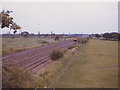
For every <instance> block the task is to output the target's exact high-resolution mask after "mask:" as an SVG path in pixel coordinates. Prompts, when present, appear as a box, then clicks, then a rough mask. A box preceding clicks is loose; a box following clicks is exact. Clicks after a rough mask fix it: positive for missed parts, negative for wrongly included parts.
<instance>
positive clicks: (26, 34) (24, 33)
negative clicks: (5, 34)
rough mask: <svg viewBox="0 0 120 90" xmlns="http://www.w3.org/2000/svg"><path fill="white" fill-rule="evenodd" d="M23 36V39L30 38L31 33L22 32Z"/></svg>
mask: <svg viewBox="0 0 120 90" xmlns="http://www.w3.org/2000/svg"><path fill="white" fill-rule="evenodd" d="M21 35H22V36H23V37H25V38H27V37H28V35H29V32H27V31H24V32H22V33H21Z"/></svg>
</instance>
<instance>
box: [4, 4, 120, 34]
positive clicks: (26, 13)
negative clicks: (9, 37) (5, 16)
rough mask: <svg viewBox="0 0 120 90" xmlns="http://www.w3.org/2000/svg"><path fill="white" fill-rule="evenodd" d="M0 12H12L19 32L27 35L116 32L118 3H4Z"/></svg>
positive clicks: (6, 31)
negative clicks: (39, 33) (26, 32)
mask: <svg viewBox="0 0 120 90" xmlns="http://www.w3.org/2000/svg"><path fill="white" fill-rule="evenodd" d="M2 9H3V10H12V11H13V14H11V16H13V17H14V21H15V22H16V23H17V24H18V25H20V26H21V27H22V29H21V30H22V31H28V32H30V33H38V32H41V33H50V32H51V31H52V32H54V33H103V32H113V31H116V32H117V31H118V3H117V2H16V3H15V2H4V3H2ZM8 31H9V29H7V30H2V32H3V33H8Z"/></svg>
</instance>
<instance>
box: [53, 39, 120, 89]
mask: <svg viewBox="0 0 120 90" xmlns="http://www.w3.org/2000/svg"><path fill="white" fill-rule="evenodd" d="M52 87H55V88H60V87H61V88H118V42H117V41H107V40H94V39H93V40H90V41H89V42H88V43H87V44H86V45H85V46H84V47H83V48H82V49H81V50H80V52H79V54H77V55H76V57H74V61H73V62H72V64H71V65H70V66H69V68H68V69H67V71H66V72H65V73H64V74H63V76H62V77H61V78H60V79H59V80H58V81H57V83H56V84H55V85H54V86H52Z"/></svg>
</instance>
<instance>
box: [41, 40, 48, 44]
mask: <svg viewBox="0 0 120 90" xmlns="http://www.w3.org/2000/svg"><path fill="white" fill-rule="evenodd" d="M41 43H43V44H47V43H49V42H48V41H44V40H43V41H42V42H41Z"/></svg>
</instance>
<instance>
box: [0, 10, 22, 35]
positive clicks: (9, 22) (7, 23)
mask: <svg viewBox="0 0 120 90" xmlns="http://www.w3.org/2000/svg"><path fill="white" fill-rule="evenodd" d="M12 12H13V11H9V10H7V11H5V10H3V11H2V12H1V13H0V24H1V28H5V27H7V28H10V30H11V29H13V30H14V31H13V33H14V34H15V33H16V32H17V29H21V27H20V26H19V25H17V24H16V23H15V22H14V21H13V17H11V16H10V13H12Z"/></svg>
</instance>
